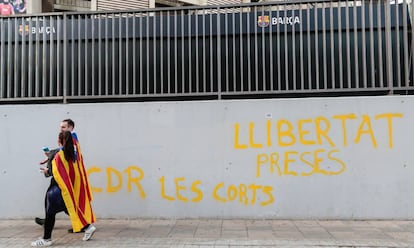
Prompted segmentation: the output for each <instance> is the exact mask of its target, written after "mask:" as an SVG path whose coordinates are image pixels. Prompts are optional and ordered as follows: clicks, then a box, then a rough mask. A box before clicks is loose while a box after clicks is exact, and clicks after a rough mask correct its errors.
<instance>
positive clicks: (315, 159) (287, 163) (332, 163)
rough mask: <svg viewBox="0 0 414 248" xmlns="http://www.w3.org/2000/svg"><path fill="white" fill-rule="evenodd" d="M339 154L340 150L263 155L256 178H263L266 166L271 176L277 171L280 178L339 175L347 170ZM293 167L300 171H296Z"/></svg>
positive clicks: (258, 157)
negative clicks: (285, 176)
mask: <svg viewBox="0 0 414 248" xmlns="http://www.w3.org/2000/svg"><path fill="white" fill-rule="evenodd" d="M338 152H339V150H330V151H326V150H325V149H316V150H314V151H305V152H302V153H299V152H297V151H286V152H284V153H278V152H272V153H270V154H267V153H261V154H258V155H257V159H256V177H261V176H262V168H263V167H265V166H266V167H268V172H269V174H273V173H274V171H275V169H276V170H277V174H278V175H279V176H282V175H292V176H298V175H300V176H310V175H313V174H323V175H338V174H341V173H343V172H344V171H345V169H346V164H345V163H344V162H343V161H342V160H341V159H339V158H338V157H336V156H335V154H336V153H338ZM293 166H294V167H295V168H297V169H299V171H294V170H293V169H292V167H293ZM327 168H329V169H327Z"/></svg>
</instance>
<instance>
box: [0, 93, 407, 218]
mask: <svg viewBox="0 0 414 248" xmlns="http://www.w3.org/2000/svg"><path fill="white" fill-rule="evenodd" d="M413 109H414V97H412V96H385V97H358V98H320V99H311V98H306V99H279V100H243V101H205V102H193V101H191V102H152V103H117V104H114V103H108V104H67V105H63V104H57V105H53V104H48V105H3V106H0V119H1V120H0V137H1V142H0V155H1V157H2V158H3V159H2V162H1V164H0V195H1V201H0V210H1V211H0V218H26V217H30V218H31V217H34V216H42V215H43V199H44V194H45V190H46V188H47V186H48V183H49V179H45V178H44V177H43V176H42V175H41V174H40V173H39V171H38V168H39V165H38V162H39V161H40V160H41V159H43V156H44V155H43V152H42V150H41V148H42V146H50V147H53V146H54V145H55V143H56V139H57V133H58V126H59V123H60V120H62V119H64V118H73V119H74V120H75V121H76V125H77V126H76V128H75V130H76V131H77V133H78V135H79V138H80V143H81V146H82V150H83V153H84V157H85V159H86V160H85V162H86V165H87V169H88V170H89V173H90V175H89V178H90V182H91V185H92V187H93V190H94V197H95V199H94V202H93V206H94V209H95V211H96V214H97V216H98V218H104V217H172V218H175V217H224V218H230V217H244V218H324V219H325V218H346V219H348V218H349V219H385V218H387V219H388V218H393V219H413V218H414V193H413V192H414V191H413V189H414V180H413V174H414V159H413V156H412V153H413V148H412V147H413V146H412V143H413V140H414V129H413V127H414V125H413V124H414V117H413V114H412V113H413Z"/></svg>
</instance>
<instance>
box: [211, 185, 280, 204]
mask: <svg viewBox="0 0 414 248" xmlns="http://www.w3.org/2000/svg"><path fill="white" fill-rule="evenodd" d="M272 191H273V187H272V186H262V185H257V184H254V183H252V184H250V185H249V186H247V185H245V184H239V185H229V186H227V188H226V187H225V184H224V182H221V183H218V184H217V185H216V186H215V187H214V190H213V195H212V196H213V198H214V199H215V200H216V201H219V202H222V203H226V202H234V201H236V200H238V202H239V203H241V204H243V205H249V204H250V205H255V204H256V199H257V198H259V199H263V198H262V197H263V196H264V197H267V198H265V200H262V201H261V202H260V203H259V204H260V206H266V205H269V204H272V203H273V202H274V197H273V194H272Z"/></svg>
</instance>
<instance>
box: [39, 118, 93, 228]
mask: <svg viewBox="0 0 414 248" xmlns="http://www.w3.org/2000/svg"><path fill="white" fill-rule="evenodd" d="M74 128H75V122H74V121H73V120H71V119H64V120H63V121H62V122H61V123H60V131H61V132H63V131H70V132H72V131H73V129H74ZM58 142H59V141H58ZM59 151H60V148H56V149H53V150H50V151H45V155H46V157H47V158H46V159H45V160H43V161H41V162H40V164H47V166H46V167H45V168H41V169H40V170H41V172H42V173H44V175H45V177H50V176H51V175H52V171H51V170H52V160H53V158H54V157H55V155H56V153H58V152H59ZM46 199H47V195H46V197H45V209H46V205H47V204H46ZM65 213H66V214H68V213H67V212H66V211H65ZM35 222H36V224H38V225H40V226H43V225H44V224H45V219H42V218H39V217H36V218H35ZM68 232H69V233H73V229H72V228H70V229H69V230H68ZM80 232H85V231H84V230H81V231H80Z"/></svg>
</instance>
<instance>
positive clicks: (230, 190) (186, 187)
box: [87, 166, 274, 206]
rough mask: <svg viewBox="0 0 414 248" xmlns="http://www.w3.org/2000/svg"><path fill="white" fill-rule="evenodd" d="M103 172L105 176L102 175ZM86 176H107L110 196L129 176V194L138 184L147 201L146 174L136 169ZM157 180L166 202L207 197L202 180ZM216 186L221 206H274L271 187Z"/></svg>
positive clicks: (94, 172) (92, 172)
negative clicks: (143, 182)
mask: <svg viewBox="0 0 414 248" xmlns="http://www.w3.org/2000/svg"><path fill="white" fill-rule="evenodd" d="M104 171H105V173H103V172H104ZM87 174H88V176H90V177H92V178H94V177H96V176H99V175H100V174H103V175H105V176H106V179H107V181H106V192H107V193H110V194H114V193H117V192H119V191H120V190H121V189H122V187H123V186H124V179H125V174H126V180H127V184H126V185H127V189H128V192H131V191H132V190H133V185H135V186H136V188H137V189H138V192H139V193H140V194H139V195H140V197H141V198H142V199H145V198H146V194H145V191H144V188H143V187H142V184H141V181H142V180H143V179H144V171H143V170H142V169H141V168H139V167H137V166H128V167H127V168H126V169H125V170H123V171H122V172H121V171H120V170H118V169H116V168H113V167H106V169H105V170H103V169H101V168H99V167H97V166H93V167H91V168H89V169H88V170H87ZM158 181H159V183H160V195H161V198H162V199H163V200H167V201H171V202H174V201H180V202H185V203H188V202H190V200H191V202H193V203H198V202H201V201H202V200H203V198H204V192H203V190H201V186H202V181H201V180H194V181H188V180H187V179H186V178H185V177H175V178H173V179H172V180H167V179H166V177H165V176H161V177H160V178H159V180H158ZM168 182H170V183H168ZM167 185H172V186H173V189H172V190H171V188H168V187H167ZM213 187H214V190H213V193H212V197H213V199H215V200H216V201H218V202H221V203H228V202H237V203H240V204H242V205H260V206H267V205H269V204H272V203H274V196H273V187H272V186H268V185H264V186H263V185H257V184H254V183H252V184H249V185H247V184H239V185H233V184H232V185H228V186H227V187H225V183H224V182H221V183H218V184H216V185H213ZM91 189H92V191H93V192H95V193H102V192H103V188H102V187H92V186H91ZM167 192H169V193H170V194H168V193H167ZM171 192H172V193H171ZM258 199H260V202H257V200H258Z"/></svg>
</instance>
